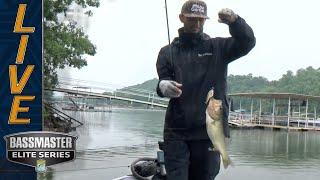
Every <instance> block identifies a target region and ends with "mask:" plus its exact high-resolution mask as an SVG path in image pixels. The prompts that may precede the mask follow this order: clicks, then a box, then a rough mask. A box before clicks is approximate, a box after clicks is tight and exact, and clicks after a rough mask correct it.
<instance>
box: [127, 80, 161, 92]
mask: <svg viewBox="0 0 320 180" xmlns="http://www.w3.org/2000/svg"><path fill="white" fill-rule="evenodd" d="M157 84H158V79H157V78H154V79H150V80H148V81H145V82H143V83H141V84H137V85H133V86H128V87H125V88H122V89H121V90H130V89H131V90H132V89H141V90H146V91H153V92H155V91H156V86H157Z"/></svg>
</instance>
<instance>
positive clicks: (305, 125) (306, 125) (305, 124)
mask: <svg viewBox="0 0 320 180" xmlns="http://www.w3.org/2000/svg"><path fill="white" fill-rule="evenodd" d="M308 106H309V101H308V99H307V104H306V119H305V121H304V127H305V128H307V127H308V125H309V124H308V123H309V122H308Z"/></svg>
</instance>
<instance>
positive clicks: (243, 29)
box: [221, 16, 256, 63]
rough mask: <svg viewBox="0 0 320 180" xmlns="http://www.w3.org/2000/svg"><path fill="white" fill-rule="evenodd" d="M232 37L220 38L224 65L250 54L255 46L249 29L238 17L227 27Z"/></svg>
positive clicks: (254, 39) (254, 40)
mask: <svg viewBox="0 0 320 180" xmlns="http://www.w3.org/2000/svg"><path fill="white" fill-rule="evenodd" d="M229 31H230V34H231V36H232V37H229V38H222V40H221V43H222V44H221V47H222V56H223V59H224V61H225V62H226V63H230V62H232V61H234V60H236V59H238V58H240V57H242V56H244V55H246V54H248V53H249V52H250V50H251V49H252V48H253V47H254V46H255V44H256V38H255V37H254V34H253V31H252V29H251V27H250V26H249V25H248V24H247V23H246V22H245V20H244V19H242V18H241V17H240V16H238V19H237V20H236V21H235V22H233V23H232V24H230V25H229Z"/></svg>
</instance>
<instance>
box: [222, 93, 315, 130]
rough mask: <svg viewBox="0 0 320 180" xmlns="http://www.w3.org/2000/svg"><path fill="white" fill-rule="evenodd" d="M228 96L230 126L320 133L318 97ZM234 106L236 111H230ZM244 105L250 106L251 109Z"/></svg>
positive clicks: (277, 95)
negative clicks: (229, 98)
mask: <svg viewBox="0 0 320 180" xmlns="http://www.w3.org/2000/svg"><path fill="white" fill-rule="evenodd" d="M229 96H230V97H231V103H230V104H231V105H230V108H229V119H228V120H229V125H230V126H231V127H235V128H268V129H285V130H300V131H320V118H319V115H318V116H317V109H318V108H319V102H320V96H309V95H302V94H293V93H238V94H230V95H229ZM235 101H237V102H235ZM235 104H236V105H237V107H238V108H239V109H237V110H232V109H233V108H234V107H233V106H235ZM244 106H246V107H245V108H247V107H248V106H249V108H248V109H250V110H248V111H247V110H246V109H245V108H244Z"/></svg>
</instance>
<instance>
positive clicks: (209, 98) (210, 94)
mask: <svg viewBox="0 0 320 180" xmlns="http://www.w3.org/2000/svg"><path fill="white" fill-rule="evenodd" d="M213 96H214V92H213V89H211V90H210V91H209V92H208V94H207V100H206V102H205V103H206V105H207V106H208V104H209V101H210V100H211V99H212V98H213Z"/></svg>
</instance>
